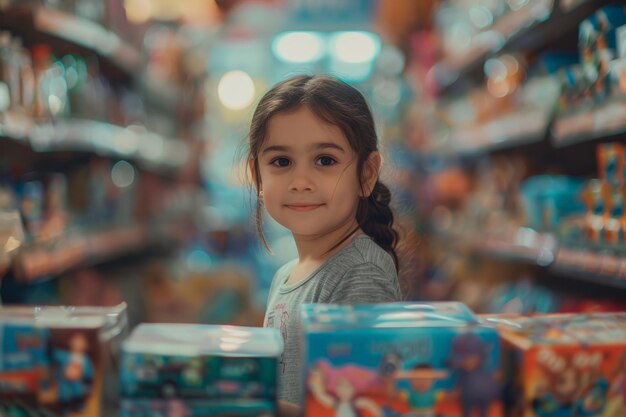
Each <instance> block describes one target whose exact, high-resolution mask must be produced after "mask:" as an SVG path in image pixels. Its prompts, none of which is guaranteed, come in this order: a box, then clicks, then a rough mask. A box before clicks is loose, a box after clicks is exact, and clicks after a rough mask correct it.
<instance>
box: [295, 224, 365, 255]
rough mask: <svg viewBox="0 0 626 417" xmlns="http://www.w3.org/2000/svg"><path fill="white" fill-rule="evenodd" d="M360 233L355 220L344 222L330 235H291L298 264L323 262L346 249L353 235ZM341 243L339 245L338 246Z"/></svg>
mask: <svg viewBox="0 0 626 417" xmlns="http://www.w3.org/2000/svg"><path fill="white" fill-rule="evenodd" d="M359 233H361V229H360V228H359V224H358V222H357V221H356V219H352V220H351V221H349V222H346V223H345V224H344V225H342V226H341V227H338V228H337V229H336V230H333V231H332V232H330V233H327V234H324V235H316V236H302V235H295V234H294V235H293V238H294V240H295V242H296V248H297V249H298V256H299V258H300V263H303V262H308V261H310V262H323V261H325V260H327V259H328V258H330V257H331V256H333V255H334V254H336V253H337V252H339V251H340V250H341V249H343V248H344V247H346V246H347V245H348V244H349V243H350V241H351V237H352V236H353V235H356V234H359ZM339 242H341V244H338V243H339Z"/></svg>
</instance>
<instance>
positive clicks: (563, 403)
mask: <svg viewBox="0 0 626 417" xmlns="http://www.w3.org/2000/svg"><path fill="white" fill-rule="evenodd" d="M481 320H482V322H483V323H484V324H487V325H491V326H494V327H495V328H497V329H498V331H499V332H500V335H501V338H502V349H503V352H502V357H503V370H504V372H505V375H504V377H505V378H506V381H507V388H506V393H505V406H506V411H507V416H510V417H521V416H525V417H544V416H592V415H593V416H600V415H602V416H621V415H624V414H625V413H626V402H625V401H624V395H623V389H624V382H625V381H624V378H625V377H626V315H625V314H623V313H615V314H608V313H596V314H580V315H571V314H560V315H537V316H518V315H502V316H485V317H482V318H481Z"/></svg>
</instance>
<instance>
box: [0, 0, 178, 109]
mask: <svg viewBox="0 0 626 417" xmlns="http://www.w3.org/2000/svg"><path fill="white" fill-rule="evenodd" d="M0 27H1V28H2V29H3V30H9V31H11V32H12V33H14V34H16V35H18V36H21V37H22V38H23V39H24V40H25V42H26V43H27V44H28V45H32V44H35V43H39V42H44V43H49V44H51V45H52V46H53V47H54V49H55V50H57V51H62V52H66V53H82V54H95V55H96V56H98V57H99V58H100V60H101V62H102V63H103V64H104V65H103V67H104V69H105V72H106V73H107V75H108V76H110V77H112V78H113V79H118V80H120V81H123V82H128V81H133V82H135V83H136V84H139V87H140V89H141V90H143V91H144V93H145V95H146V97H147V98H148V99H149V100H151V101H152V102H154V103H155V104H156V105H157V106H159V107H164V108H165V109H168V110H171V109H175V108H176V105H177V103H178V101H179V100H180V93H179V92H178V90H177V88H176V87H175V86H173V85H170V84H168V83H165V82H163V81H161V80H159V81H156V80H153V79H151V78H150V77H148V76H147V74H145V73H144V72H143V61H142V56H141V52H140V51H139V50H138V49H137V48H136V47H134V46H133V45H131V44H130V43H128V42H127V41H125V40H124V39H123V38H121V37H120V36H119V35H118V34H116V33H114V32H112V31H111V30H109V29H107V28H105V27H103V26H102V25H101V24H99V23H96V22H92V21H90V20H88V19H85V18H81V17H78V16H74V15H71V14H69V13H66V12H63V11H59V10H54V9H51V8H48V7H45V6H43V5H39V4H35V3H33V4H23V5H18V6H6V7H5V8H4V9H3V8H2V6H1V5H0Z"/></svg>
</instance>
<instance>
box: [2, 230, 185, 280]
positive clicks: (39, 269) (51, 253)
mask: <svg viewBox="0 0 626 417" xmlns="http://www.w3.org/2000/svg"><path fill="white" fill-rule="evenodd" d="M185 236H186V229H185V227H184V226H183V225H182V223H181V222H180V221H178V222H164V223H163V224H160V223H157V222H151V223H146V224H134V225H128V226H115V225H111V226H110V227H99V228H98V229H94V230H88V231H83V230H75V231H72V232H69V233H68V234H67V235H66V236H63V237H60V238H58V239H54V240H51V241H49V242H38V243H32V244H28V245H25V246H23V247H21V248H20V249H18V250H17V253H16V254H15V256H14V258H13V262H12V269H13V271H14V272H15V274H16V277H17V278H18V279H19V280H21V281H25V282H34V281H37V280H39V279H42V278H50V277H54V276H58V275H60V274H63V273H65V272H67V271H70V270H72V269H75V268H77V267H81V266H94V265H98V264H101V263H104V262H110V261H112V260H114V259H118V258H123V257H126V256H128V255H131V254H136V253H140V252H145V251H149V250H151V249H153V248H158V247H163V245H164V242H180V241H182V240H184V239H185Z"/></svg>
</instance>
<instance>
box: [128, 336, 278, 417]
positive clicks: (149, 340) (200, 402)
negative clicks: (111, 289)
mask: <svg viewBox="0 0 626 417" xmlns="http://www.w3.org/2000/svg"><path fill="white" fill-rule="evenodd" d="M282 350H283V344H282V339H281V337H280V333H279V332H278V331H277V330H275V329H265V328H255V327H241V326H215V325H200V324H198V325H194V324H141V325H139V326H138V327H137V328H136V329H135V330H134V331H133V333H132V335H131V336H130V338H128V339H127V340H126V341H125V342H124V344H123V346H122V370H121V380H120V382H121V391H122V397H123V400H122V416H128V417H131V416H132V417H135V416H144V415H150V416H164V417H165V416H170V415H171V413H172V412H173V411H171V410H172V409H175V410H178V411H176V413H178V414H176V415H184V416H207V415H209V416H210V415H222V414H221V413H223V415H231V414H232V415H242V416H248V415H249V416H253V415H254V416H257V415H263V416H268V417H271V416H275V415H276V412H277V411H276V386H277V370H278V357H279V356H280V354H281V353H282Z"/></svg>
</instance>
